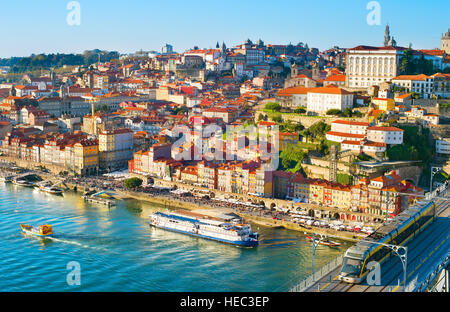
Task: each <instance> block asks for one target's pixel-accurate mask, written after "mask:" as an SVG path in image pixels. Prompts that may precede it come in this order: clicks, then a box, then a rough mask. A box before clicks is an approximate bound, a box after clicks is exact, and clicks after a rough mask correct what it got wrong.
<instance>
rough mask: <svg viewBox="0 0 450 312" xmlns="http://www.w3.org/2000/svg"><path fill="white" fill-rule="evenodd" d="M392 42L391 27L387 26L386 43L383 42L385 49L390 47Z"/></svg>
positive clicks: (385, 32)
mask: <svg viewBox="0 0 450 312" xmlns="http://www.w3.org/2000/svg"><path fill="white" fill-rule="evenodd" d="M390 41H391V35H390V31H389V25H386V29H385V31H384V42H383V45H384V46H385V47H388V46H389V42H390Z"/></svg>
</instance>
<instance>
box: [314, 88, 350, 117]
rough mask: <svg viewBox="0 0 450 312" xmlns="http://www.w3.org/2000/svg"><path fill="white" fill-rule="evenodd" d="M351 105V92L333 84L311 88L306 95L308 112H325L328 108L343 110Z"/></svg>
mask: <svg viewBox="0 0 450 312" xmlns="http://www.w3.org/2000/svg"><path fill="white" fill-rule="evenodd" d="M352 107H353V93H351V92H348V91H346V90H344V89H341V88H338V87H335V86H328V87H321V88H313V89H311V90H310V91H309V92H308V95H307V110H308V112H316V113H319V114H325V113H326V112H327V111H328V110H330V109H339V110H341V111H343V110H344V109H346V108H352Z"/></svg>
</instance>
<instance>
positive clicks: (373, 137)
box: [367, 127, 403, 144]
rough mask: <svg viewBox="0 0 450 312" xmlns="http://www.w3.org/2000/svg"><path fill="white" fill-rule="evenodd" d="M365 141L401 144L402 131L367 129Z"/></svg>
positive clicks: (395, 129) (379, 128)
mask: <svg viewBox="0 0 450 312" xmlns="http://www.w3.org/2000/svg"><path fill="white" fill-rule="evenodd" d="M367 140H369V141H373V142H379V143H385V144H402V143H403V130H402V129H399V128H396V127H369V128H367Z"/></svg>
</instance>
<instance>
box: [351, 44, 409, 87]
mask: <svg viewBox="0 0 450 312" xmlns="http://www.w3.org/2000/svg"><path fill="white" fill-rule="evenodd" d="M403 50H405V48H400V47H393V46H388V47H371V46H357V47H355V48H353V49H349V50H348V51H347V62H346V63H347V68H346V76H347V77H346V78H347V82H346V85H347V86H348V87H349V88H355V89H366V88H368V87H371V86H375V85H376V86H379V85H380V84H381V83H383V82H387V81H390V80H391V79H392V78H394V77H396V76H397V75H398V73H399V72H398V64H399V62H400V58H401V56H402V54H403Z"/></svg>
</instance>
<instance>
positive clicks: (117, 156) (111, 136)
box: [98, 129, 134, 170]
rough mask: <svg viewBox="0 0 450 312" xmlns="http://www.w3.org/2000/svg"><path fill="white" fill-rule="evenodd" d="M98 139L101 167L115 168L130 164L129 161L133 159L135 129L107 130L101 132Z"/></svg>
mask: <svg viewBox="0 0 450 312" xmlns="http://www.w3.org/2000/svg"><path fill="white" fill-rule="evenodd" d="M98 139H99V154H100V155H99V163H100V167H101V168H106V169H109V170H114V169H118V168H122V167H127V166H128V161H129V160H131V159H133V143H134V142H133V131H131V130H130V129H116V130H105V131H101V132H100V133H99V135H98Z"/></svg>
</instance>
